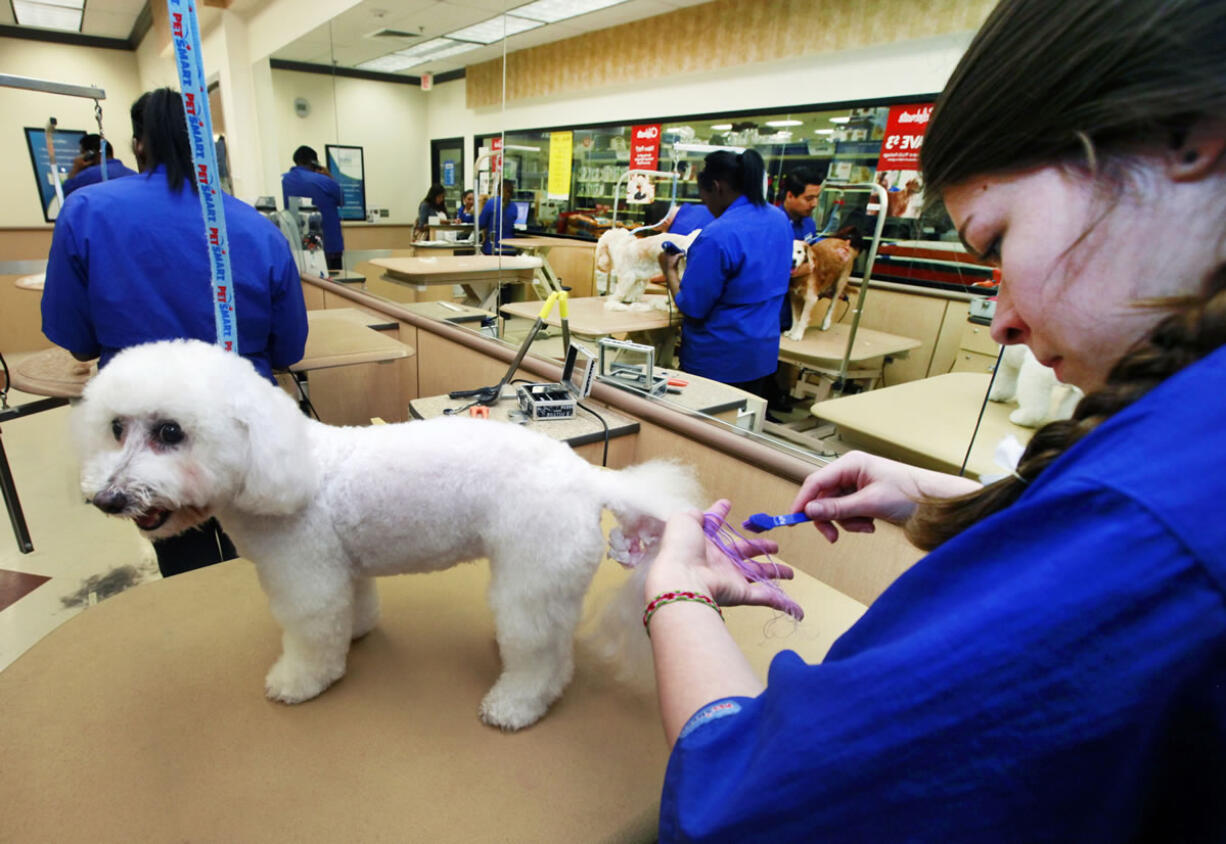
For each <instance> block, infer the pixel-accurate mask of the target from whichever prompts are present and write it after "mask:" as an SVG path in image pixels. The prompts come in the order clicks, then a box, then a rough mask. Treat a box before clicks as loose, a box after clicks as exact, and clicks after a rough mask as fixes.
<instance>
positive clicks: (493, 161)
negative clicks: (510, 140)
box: [490, 135, 502, 174]
mask: <svg viewBox="0 0 1226 844" xmlns="http://www.w3.org/2000/svg"><path fill="white" fill-rule="evenodd" d="M490 153H491V155H490V170H491V171H492V172H493V173H495V174H497V173H501V172H502V136H501V135H499V136H498V137H496V138H493V139H491V140H490Z"/></svg>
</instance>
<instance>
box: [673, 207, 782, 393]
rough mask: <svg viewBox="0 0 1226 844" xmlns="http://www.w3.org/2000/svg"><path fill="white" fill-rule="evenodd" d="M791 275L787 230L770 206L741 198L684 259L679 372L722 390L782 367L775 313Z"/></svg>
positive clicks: (705, 231)
mask: <svg viewBox="0 0 1226 844" xmlns="http://www.w3.org/2000/svg"><path fill="white" fill-rule="evenodd" d="M791 271H792V227H791V225H790V224H789V223H788V218H787V215H786V214H784V213H783V212H782V211H780V210H779V209H778V208H776V207H775V206H773V205H754V204H752V203H751V202H750V201H749V200H748V199H746V198H745V197H743V196H741V197H738V198H737V199H736V201H734V202H733V203H732V204H731V205H729V206H728V208H727V209H726V210H725V211H724V213H723V214H721V215H720V216H719V217H717V218H714V219H713V220H712V221H711V222H710V223H708V224H707V225H706V227H705V228H703V230H702V234H700V235H698V237H697V238H696V239H695V240H694V242H693V243H692V244H690V248H689V250H688V252H687V253H686V265H685V275H684V276H682V278H681V290H680V292H679V293H678V294H677V308H678V309H679V310H680V311H681V313H682V314H683V315H684V316H685V319H684V321H683V322H682V326H681V368H682V369H684V370H685V371H686V372H692V373H694V374H695V375H702V376H703V377H706V378H711V379H713V380H715V381H722V382H724V383H725V384H736V383H741V382H744V381H752V380H754V379H757V378H761V377H763V376H765V375H770V374H771V373H772V372H774V371H775V370H776V369H777V368H778V365H779V361H778V358H779V309H780V307H781V306H782V302H783V297H784V296H786V295H787V292H788V279H789V276H790V275H791Z"/></svg>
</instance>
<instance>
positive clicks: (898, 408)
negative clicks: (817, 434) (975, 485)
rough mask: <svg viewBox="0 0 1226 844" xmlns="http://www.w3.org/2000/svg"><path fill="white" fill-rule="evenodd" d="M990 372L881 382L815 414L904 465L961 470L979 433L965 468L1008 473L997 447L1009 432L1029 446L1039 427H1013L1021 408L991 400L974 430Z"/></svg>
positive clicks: (854, 441)
mask: <svg viewBox="0 0 1226 844" xmlns="http://www.w3.org/2000/svg"><path fill="white" fill-rule="evenodd" d="M991 380H992V376H991V375H987V374H983V373H978V372H951V373H948V374H945V375H937V376H935V377H933V378H925V379H923V380H921V381H909V382H907V383H906V384H899V385H897V386H895V387H883V388H882V389H880V390H873V391H871V392H868V393H859V394H857V395H854V396H844V397H842V398H837V399H830V400H829V401H820V402H817V403H816V404H814V405H813V407H812V409H811V412H812V414H813V415H814V416H816V417H818V418H820V419H823V420H825V421H827V422H833V423H834V424H835V426H837V427H838V429H839V436H840V437H841V438H842V439H843V440H844V442H846V443H847V444H848V445H851V446H852V447H854V448H861V449H864V450H866V451H871V452H872V453H874V454H879V455H882V456H884V457H892V458H894V459H896V460H901V461H903V462H905V463H910V464H912V465H915V466H921V467H923V468H925V469H936V470H938V471H941V472H950V473H957V472H958V470H959V469H960V468H961V466H962V461H963V459H964V458H965V457H966V450H967V448H968V447H970V446H971V437H972V435H974V436H975V442H974V447H973V448H972V449H971V456H970V459H969V461H968V462H967V465H966V474H967V475H968V476H969V477H971V478H976V479H977V478H979V477H980V476H981V475H995V474H1001V473H1003V472H1006V471H1008V470H1007V469H1005V468H1004V467H1002V466H999V465H997V464H996V460H995V457H994V453H995V451H996V445H997V443H999V442H1000V441H1001V440H1002V439H1004V438H1005V437H1006V436H1008V435H1009V434H1013V435H1014V436H1016V437H1017V438H1018V441H1019V442H1021V443H1023V444H1025V443H1027V442H1029V441H1030V438H1031V437H1032V436H1033V435H1034V431H1033V430H1032V429H1030V428H1023V427H1021V426H1019V425H1014V424H1013V423H1012V422H1010V421H1009V414H1010V413H1011V412H1012V411H1013V410H1014V409H1015V408H1016V405H1014V404H1009V403H1005V404H1002V403H998V402H988V403H987V407H985V408H984V411H983V422H982V423H981V424H980V426H979V433H978V434H977V435H975V433H974V432H975V423H976V421H977V420H978V418H979V409H980V407H982V406H983V404H984V401H983V400H984V396H986V395H987V392H988V384H989V383H991Z"/></svg>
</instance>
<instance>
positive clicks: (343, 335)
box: [5, 308, 414, 398]
mask: <svg viewBox="0 0 1226 844" xmlns="http://www.w3.org/2000/svg"><path fill="white" fill-rule="evenodd" d="M307 322H308V324H309V326H310V328H309V331H308V333H307V342H306V352H305V353H304V355H303V357H302V360H300V361H299V362H298V363H296V364H294V365H293V366H291V367H290V369H291V370H292V371H294V372H309V371H311V370H315V369H330V368H332V367H335V366H348V365H350V364H355V363H375V362H379V361H388V360H396V359H398V358H404V357H409V356H410V355H412V354H413V353H414V352H413V349H412V347H410V346H407V345H405V344H404V343H401V342H400V341H399V340H395V339H393V338H391V337H387V336H385V335H383V334H380V333H379V332H377V331H373V330H371V329H370V328H369V327H368V326H370V325H375V324H382V323H386V322H387V318H386V317H381V316H372V315H369V314H366V313H363V312H362V311H359V310H357V309H356V308H336V309H332V310H326V311H307ZM5 357H6V358H7V359H8V363H9V370H10V372H11V373H12V379H13V386H14V387H16V388H17V389H18V390H22V391H24V392H27V393H32V394H33V395H37V396H53V397H57V398H76V397H77V396H79V395H81V390H83V389H84V388H85V382H86V381H88V380H89V379H90V378H92V377H94V375H95V374H96V373H97V371H98V368H97V364H96V362H92V361H91V362H89V363H82V362H81V361H78V360H76V359H75V358H74V357H73V356H72V354H71V353H70V352H68V351H67V350H66V349H61V348H59V347H58V346H57V347H53V348H50V349H43V350H42V351H39V352H29V353H25V354H15V355H11V356H10V355H6V356H5Z"/></svg>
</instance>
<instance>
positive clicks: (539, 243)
mask: <svg viewBox="0 0 1226 844" xmlns="http://www.w3.org/2000/svg"><path fill="white" fill-rule="evenodd" d="M502 245H503V246H512V247H514V248H516V249H552V248H553V247H555V246H580V247H588V248H591V249H595V248H596V242H595V241H587V240H570V239H568V238H564V237H542V236H540V235H534V236H532V237H508V238H505V239H504V240H503V241H502Z"/></svg>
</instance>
